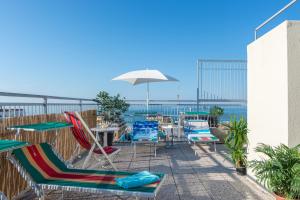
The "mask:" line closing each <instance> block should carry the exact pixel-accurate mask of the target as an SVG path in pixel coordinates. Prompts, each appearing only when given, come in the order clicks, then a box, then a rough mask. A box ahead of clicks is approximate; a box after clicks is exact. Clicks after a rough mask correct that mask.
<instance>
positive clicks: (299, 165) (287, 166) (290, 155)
mask: <svg viewBox="0 0 300 200" xmlns="http://www.w3.org/2000/svg"><path fill="white" fill-rule="evenodd" d="M299 149H300V145H297V146H295V147H292V148H289V147H288V146H286V145H284V144H280V145H279V146H277V147H272V146H270V145H266V144H259V145H258V146H257V147H256V148H255V151H256V152H257V153H261V154H263V158H262V159H261V160H254V161H251V162H250V167H251V168H252V169H253V172H254V173H255V175H256V177H257V180H258V181H259V182H260V183H262V184H264V185H265V186H266V187H268V188H269V189H270V190H271V191H273V192H274V193H275V194H276V195H278V196H281V197H285V198H288V199H299V198H300V153H299Z"/></svg>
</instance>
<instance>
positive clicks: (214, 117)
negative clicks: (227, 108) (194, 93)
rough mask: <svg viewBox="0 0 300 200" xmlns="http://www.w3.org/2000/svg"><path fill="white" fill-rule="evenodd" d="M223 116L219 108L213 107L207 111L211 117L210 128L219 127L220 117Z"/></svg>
mask: <svg viewBox="0 0 300 200" xmlns="http://www.w3.org/2000/svg"><path fill="white" fill-rule="evenodd" d="M223 114H224V109H223V108H221V107H219V106H213V107H211V108H210V109H209V115H210V117H211V120H210V126H215V127H217V126H218V125H219V121H220V116H222V115H223Z"/></svg>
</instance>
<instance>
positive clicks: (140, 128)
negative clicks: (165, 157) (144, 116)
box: [132, 121, 158, 157]
mask: <svg viewBox="0 0 300 200" xmlns="http://www.w3.org/2000/svg"><path fill="white" fill-rule="evenodd" d="M137 143H148V144H150V148H151V145H152V144H153V145H154V156H155V157H156V144H157V143H158V122H157V121H136V122H135V123H134V124H133V131H132V144H133V150H134V157H136V144H137Z"/></svg>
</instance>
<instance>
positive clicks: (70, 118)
mask: <svg viewBox="0 0 300 200" xmlns="http://www.w3.org/2000/svg"><path fill="white" fill-rule="evenodd" d="M65 117H66V120H67V122H68V123H71V124H72V125H73V127H71V131H72V134H73V135H74V137H75V139H76V140H77V142H78V143H79V144H80V146H81V147H83V148H85V149H86V150H90V149H91V148H92V144H91V143H90V141H89V139H88V137H87V135H86V134H85V132H84V129H83V125H82V123H81V121H80V120H79V119H78V117H76V115H75V114H74V113H70V112H65ZM93 152H94V153H97V154H101V153H102V152H101V150H100V149H99V148H95V149H94V150H93Z"/></svg>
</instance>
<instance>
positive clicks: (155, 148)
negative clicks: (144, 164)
mask: <svg viewBox="0 0 300 200" xmlns="http://www.w3.org/2000/svg"><path fill="white" fill-rule="evenodd" d="M154 157H155V158H156V143H154Z"/></svg>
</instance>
